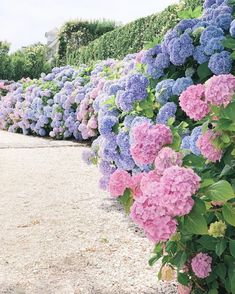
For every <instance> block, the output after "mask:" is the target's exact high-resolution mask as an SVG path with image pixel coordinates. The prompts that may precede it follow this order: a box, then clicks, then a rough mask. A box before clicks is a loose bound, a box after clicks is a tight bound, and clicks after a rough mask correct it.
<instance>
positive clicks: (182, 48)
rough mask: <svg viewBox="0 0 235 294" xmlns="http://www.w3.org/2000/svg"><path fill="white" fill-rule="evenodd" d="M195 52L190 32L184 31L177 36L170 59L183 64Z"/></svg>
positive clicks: (174, 62) (175, 63)
mask: <svg viewBox="0 0 235 294" xmlns="http://www.w3.org/2000/svg"><path fill="white" fill-rule="evenodd" d="M193 52H194V46H193V40H192V38H191V37H190V36H189V34H187V33H184V34H182V35H181V36H180V37H179V38H176V39H175V40H174V41H173V43H172V47H171V50H170V60H171V62H172V63H173V64H174V65H182V64H184V63H185V62H186V59H187V58H188V57H189V56H192V55H193Z"/></svg>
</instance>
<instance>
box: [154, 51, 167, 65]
mask: <svg viewBox="0 0 235 294" xmlns="http://www.w3.org/2000/svg"><path fill="white" fill-rule="evenodd" d="M154 65H155V66H156V67H157V68H159V69H164V68H168V67H169V65H170V57H169V54H167V53H160V54H158V55H157V57H156V59H155V63H154Z"/></svg>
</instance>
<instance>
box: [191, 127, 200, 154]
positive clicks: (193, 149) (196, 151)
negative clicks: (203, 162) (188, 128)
mask: <svg viewBox="0 0 235 294" xmlns="http://www.w3.org/2000/svg"><path fill="white" fill-rule="evenodd" d="M201 134H202V127H201V126H200V127H196V128H194V129H193V130H192V133H191V135H190V150H191V152H192V153H193V154H195V155H200V154H201V152H200V150H199V149H198V147H197V140H198V138H199V136H201Z"/></svg>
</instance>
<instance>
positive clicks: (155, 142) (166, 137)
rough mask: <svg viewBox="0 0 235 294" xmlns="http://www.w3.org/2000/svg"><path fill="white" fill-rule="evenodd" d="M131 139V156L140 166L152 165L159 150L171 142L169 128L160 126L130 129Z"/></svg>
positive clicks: (143, 125)
mask: <svg viewBox="0 0 235 294" xmlns="http://www.w3.org/2000/svg"><path fill="white" fill-rule="evenodd" d="M131 137H132V140H131V149H130V150H131V155H132V157H133V159H134V161H135V162H136V164H137V165H140V166H141V165H146V164H151V163H153V161H154V159H155V158H156V155H157V153H158V152H159V151H160V150H161V148H162V147H163V146H165V145H167V144H171V143H172V140H173V137H172V133H171V130H170V128H168V127H166V126H165V125H162V124H157V125H151V124H148V123H142V124H138V125H137V126H135V127H133V128H132V130H131Z"/></svg>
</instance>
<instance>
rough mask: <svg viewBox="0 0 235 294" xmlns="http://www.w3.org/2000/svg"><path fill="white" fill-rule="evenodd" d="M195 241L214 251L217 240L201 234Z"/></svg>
mask: <svg viewBox="0 0 235 294" xmlns="http://www.w3.org/2000/svg"><path fill="white" fill-rule="evenodd" d="M196 242H197V243H199V244H201V245H202V246H203V247H204V248H205V249H207V250H213V251H214V250H215V247H216V244H217V243H218V240H217V239H216V238H213V237H211V236H202V237H201V238H200V239H198V240H197V241H196Z"/></svg>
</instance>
